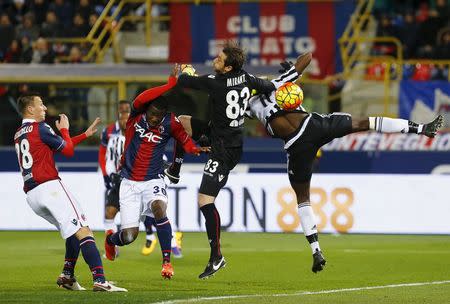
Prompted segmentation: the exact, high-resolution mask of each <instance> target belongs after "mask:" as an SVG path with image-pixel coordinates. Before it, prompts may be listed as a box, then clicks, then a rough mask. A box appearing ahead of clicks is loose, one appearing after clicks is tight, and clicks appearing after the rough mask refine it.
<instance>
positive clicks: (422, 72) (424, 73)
mask: <svg viewBox="0 0 450 304" xmlns="http://www.w3.org/2000/svg"><path fill="white" fill-rule="evenodd" d="M431 69H432V66H431V65H430V64H421V63H418V64H416V69H415V71H414V74H413V75H412V78H411V79H412V80H416V81H428V80H430V79H431Z"/></svg>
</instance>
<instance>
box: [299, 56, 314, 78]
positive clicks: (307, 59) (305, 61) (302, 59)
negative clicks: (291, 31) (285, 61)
mask: <svg viewBox="0 0 450 304" xmlns="http://www.w3.org/2000/svg"><path fill="white" fill-rule="evenodd" d="M311 60H312V54H311V53H310V52H308V53H305V54H302V55H300V56H298V57H297V61H296V62H295V70H296V71H297V73H298V74H299V75H300V74H302V73H303V71H304V70H305V69H306V67H307V66H308V65H309V64H310V63H311Z"/></svg>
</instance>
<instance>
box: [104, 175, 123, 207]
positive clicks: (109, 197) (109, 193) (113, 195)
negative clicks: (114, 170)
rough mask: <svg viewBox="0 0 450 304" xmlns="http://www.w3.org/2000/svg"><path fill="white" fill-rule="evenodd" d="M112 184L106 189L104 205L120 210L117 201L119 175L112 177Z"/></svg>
mask: <svg viewBox="0 0 450 304" xmlns="http://www.w3.org/2000/svg"><path fill="white" fill-rule="evenodd" d="M114 179H115V180H114V182H113V184H112V185H113V186H112V188H111V189H109V190H106V204H105V206H106V207H115V208H117V210H120V203H119V189H120V181H121V178H120V176H119V175H117V176H116V177H114Z"/></svg>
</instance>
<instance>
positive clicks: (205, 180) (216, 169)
mask: <svg viewBox="0 0 450 304" xmlns="http://www.w3.org/2000/svg"><path fill="white" fill-rule="evenodd" d="M241 156H242V146H241V147H224V146H223V145H222V144H213V145H212V147H211V152H210V153H209V154H208V161H207V162H206V164H205V168H204V169H203V177H202V183H201V185H200V190H199V192H200V193H202V194H206V195H210V196H214V197H216V196H217V195H218V194H219V191H220V189H222V188H223V187H224V186H225V184H226V183H227V180H228V174H229V173H230V171H231V170H233V168H234V167H235V166H236V165H237V164H238V163H239V161H240V160H241Z"/></svg>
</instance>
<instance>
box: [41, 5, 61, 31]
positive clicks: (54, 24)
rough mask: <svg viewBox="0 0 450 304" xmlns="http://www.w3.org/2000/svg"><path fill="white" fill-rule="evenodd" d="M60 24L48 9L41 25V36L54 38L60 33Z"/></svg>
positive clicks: (53, 13)
mask: <svg viewBox="0 0 450 304" xmlns="http://www.w3.org/2000/svg"><path fill="white" fill-rule="evenodd" d="M60 34H61V24H60V23H59V21H58V17H57V16H56V14H55V12H54V11H48V12H47V15H46V17H45V22H44V23H42V26H41V37H45V38H49V37H50V38H55V37H60V36H61V35H60Z"/></svg>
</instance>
